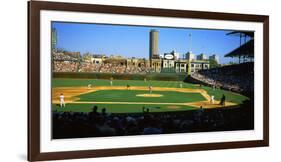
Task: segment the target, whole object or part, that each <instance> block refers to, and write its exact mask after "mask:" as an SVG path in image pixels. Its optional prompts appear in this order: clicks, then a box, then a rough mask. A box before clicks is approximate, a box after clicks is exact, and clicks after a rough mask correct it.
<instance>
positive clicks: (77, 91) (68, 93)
mask: <svg viewBox="0 0 281 162" xmlns="http://www.w3.org/2000/svg"><path fill="white" fill-rule="evenodd" d="M99 90H128V88H127V87H126V86H97V87H92V88H88V87H55V88H52V103H53V104H59V96H60V95H61V93H63V95H64V97H65V102H66V103H77V104H152V105H175V106H177V105H185V106H192V107H198V108H199V107H200V106H202V107H203V108H217V107H222V106H221V105H220V104H219V101H215V102H214V103H211V102H210V100H211V97H210V96H209V94H208V93H207V91H205V90H203V89H199V88H198V89H190V88H169V87H153V88H152V91H166V92H167V91H176V92H183V93H200V94H201V95H202V96H203V97H204V98H205V101H199V102H187V103H162V102H161V103H157V102H94V101H93V102H87V101H78V100H79V98H78V97H77V96H79V95H81V94H86V93H91V92H95V91H99ZM129 90H145V91H149V88H148V87H144V86H131V87H130V89H129ZM151 95H152V94H151ZM147 97H149V96H147ZM235 105H237V104H236V103H232V102H226V103H225V106H235Z"/></svg>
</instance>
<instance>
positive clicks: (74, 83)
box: [52, 79, 198, 88]
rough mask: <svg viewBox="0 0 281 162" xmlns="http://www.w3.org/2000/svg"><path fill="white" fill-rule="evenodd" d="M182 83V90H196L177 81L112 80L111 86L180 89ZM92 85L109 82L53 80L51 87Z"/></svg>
mask: <svg viewBox="0 0 281 162" xmlns="http://www.w3.org/2000/svg"><path fill="white" fill-rule="evenodd" d="M180 83H182V85H183V88H198V86H195V85H194V84H191V83H183V82H177V81H155V80H152V81H146V82H144V81H143V80H113V86H126V85H130V86H149V85H151V86H153V87H174V88H178V87H180ZM88 84H92V85H94V86H110V81H109V80H104V79H53V80H52V87H80V86H85V87H86V86H87V85H88Z"/></svg>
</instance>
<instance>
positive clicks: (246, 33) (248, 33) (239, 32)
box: [226, 31, 254, 38]
mask: <svg viewBox="0 0 281 162" xmlns="http://www.w3.org/2000/svg"><path fill="white" fill-rule="evenodd" d="M240 34H242V35H244V36H249V37H251V38H253V37H254V32H247V31H233V32H229V33H227V34H226V35H233V36H240Z"/></svg>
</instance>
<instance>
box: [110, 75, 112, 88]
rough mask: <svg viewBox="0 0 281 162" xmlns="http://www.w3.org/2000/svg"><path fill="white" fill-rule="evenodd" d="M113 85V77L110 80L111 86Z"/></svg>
mask: <svg viewBox="0 0 281 162" xmlns="http://www.w3.org/2000/svg"><path fill="white" fill-rule="evenodd" d="M112 85H113V77H111V78H110V86H112Z"/></svg>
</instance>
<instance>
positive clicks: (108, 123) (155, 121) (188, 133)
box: [28, 1, 269, 161]
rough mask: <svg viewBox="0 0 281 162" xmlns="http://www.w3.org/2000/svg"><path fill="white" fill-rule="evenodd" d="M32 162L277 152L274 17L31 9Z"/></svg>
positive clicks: (60, 6)
mask: <svg viewBox="0 0 281 162" xmlns="http://www.w3.org/2000/svg"><path fill="white" fill-rule="evenodd" d="M28 9H29V11H28V13H29V15H28V20H29V22H28V25H29V26H28V42H29V44H28V160H29V161H40V160H59V159H71V158H90V157H101V156H121V155H135V154H152V153H168V152H183V151H197V150H211V149H212V150H214V149H227V148H244V147H260V146H268V145H269V110H268V109H269V102H268V101H269V92H268V91H269V76H268V75H269V17H268V16H264V15H245V14H232V13H216V12H201V11H200V12H199V11H184V10H168V9H155V8H137V7H121V6H105V5H93V4H76V3H57V2H46V1H44V2H39V1H30V2H28Z"/></svg>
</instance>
